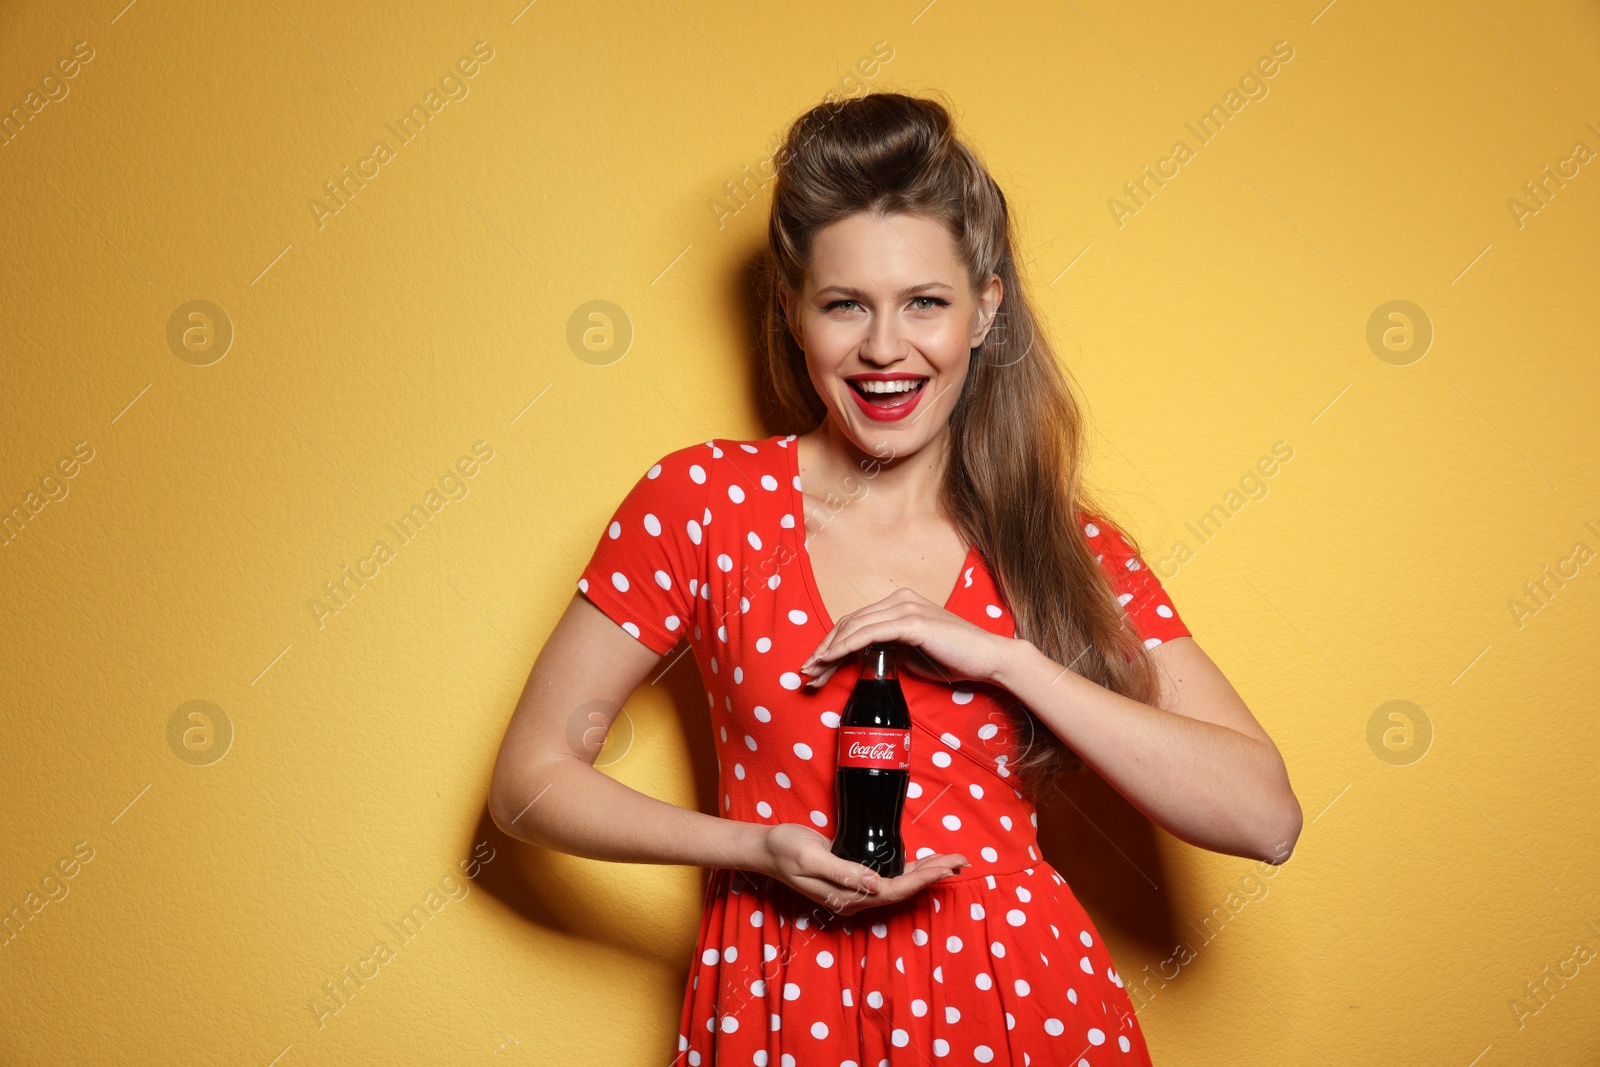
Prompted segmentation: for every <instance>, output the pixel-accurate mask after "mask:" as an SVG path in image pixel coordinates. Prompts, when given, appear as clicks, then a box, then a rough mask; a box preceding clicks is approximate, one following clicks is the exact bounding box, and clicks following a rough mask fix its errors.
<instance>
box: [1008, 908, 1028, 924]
mask: <svg viewBox="0 0 1600 1067" xmlns="http://www.w3.org/2000/svg"><path fill="white" fill-rule="evenodd" d="M1027 921H1028V917H1027V916H1026V915H1024V914H1023V913H1022V909H1021V908H1012V909H1011V910H1010V911H1008V912H1006V922H1008V923H1010V924H1011V925H1012V926H1021V925H1022V924H1023V923H1025V922H1027Z"/></svg>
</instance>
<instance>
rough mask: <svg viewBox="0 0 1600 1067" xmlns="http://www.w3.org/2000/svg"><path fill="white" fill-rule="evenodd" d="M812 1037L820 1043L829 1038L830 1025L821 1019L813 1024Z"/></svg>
mask: <svg viewBox="0 0 1600 1067" xmlns="http://www.w3.org/2000/svg"><path fill="white" fill-rule="evenodd" d="M811 1036H812V1037H814V1038H816V1039H817V1040H819V1041H820V1040H821V1039H823V1038H825V1037H827V1036H828V1024H827V1023H825V1022H823V1021H822V1020H820V1019H819V1020H817V1021H816V1022H814V1023H812V1024H811Z"/></svg>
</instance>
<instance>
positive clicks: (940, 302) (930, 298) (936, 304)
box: [911, 296, 950, 311]
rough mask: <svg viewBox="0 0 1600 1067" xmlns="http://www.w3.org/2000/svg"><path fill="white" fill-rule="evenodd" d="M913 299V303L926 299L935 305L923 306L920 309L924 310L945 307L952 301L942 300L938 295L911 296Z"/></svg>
mask: <svg viewBox="0 0 1600 1067" xmlns="http://www.w3.org/2000/svg"><path fill="white" fill-rule="evenodd" d="M911 300H912V303H915V302H916V301H918V300H926V301H928V302H929V303H930V304H932V305H933V307H925V308H921V309H920V310H922V311H932V310H933V308H935V307H945V306H947V305H948V304H949V303H950V301H948V300H941V299H939V298H938V297H936V296H914V297H912V298H911Z"/></svg>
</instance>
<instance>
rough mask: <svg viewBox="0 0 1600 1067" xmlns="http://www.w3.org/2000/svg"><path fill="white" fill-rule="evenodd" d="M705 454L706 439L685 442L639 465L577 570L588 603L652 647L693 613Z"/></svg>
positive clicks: (669, 641)
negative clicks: (691, 443)
mask: <svg viewBox="0 0 1600 1067" xmlns="http://www.w3.org/2000/svg"><path fill="white" fill-rule="evenodd" d="M709 455H710V450H709V449H706V448H705V446H703V445H702V446H697V447H696V446H691V447H689V448H684V449H679V450H678V451H676V452H672V453H669V454H668V455H666V456H663V457H662V458H661V460H660V462H658V463H656V464H654V465H652V466H651V468H650V469H649V470H647V471H645V472H644V474H643V475H642V476H641V477H640V478H639V480H638V482H636V483H635V484H634V486H633V488H632V489H630V490H629V491H628V494H627V496H625V497H623V499H622V503H621V504H619V505H617V509H616V511H615V512H613V513H612V515H611V521H610V522H609V523H607V524H606V528H605V530H604V532H602V533H601V535H600V541H599V543H598V544H597V545H596V546H595V549H594V552H593V553H592V554H591V555H590V557H589V562H588V564H587V565H586V566H585V567H584V568H583V572H582V574H581V575H580V576H579V578H578V590H579V591H580V592H582V593H583V595H584V596H586V597H588V598H589V601H590V602H591V603H593V604H594V605H595V607H597V608H599V609H600V610H601V611H602V612H604V613H605V614H606V616H607V617H608V618H610V619H611V621H612V622H615V623H616V624H617V625H618V626H620V627H622V628H623V629H624V630H626V631H627V632H628V633H629V634H631V635H632V636H633V637H634V638H636V639H637V640H638V641H639V642H640V643H641V644H643V645H645V646H646V647H647V648H649V649H650V650H651V651H653V652H655V653H657V654H665V653H666V652H668V651H670V650H671V649H672V647H673V646H674V645H676V644H677V643H678V639H679V638H680V637H682V636H683V634H684V631H685V630H686V629H687V627H688V625H689V623H688V620H689V619H690V618H691V616H692V610H693V607H694V596H695V591H694V586H695V585H697V584H698V579H699V576H700V575H701V573H702V571H701V567H700V566H699V561H700V551H699V547H700V545H701V544H702V543H703V542H704V540H705V534H704V530H703V529H702V526H701V523H702V521H703V519H704V513H705V505H706V500H707V497H708V496H709V494H710V488H709V485H708V482H709V478H708V476H707V473H706V469H705V466H704V464H705V463H706V462H708V459H707V457H708V456H709Z"/></svg>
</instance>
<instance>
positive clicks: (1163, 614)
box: [1156, 604, 1172, 619]
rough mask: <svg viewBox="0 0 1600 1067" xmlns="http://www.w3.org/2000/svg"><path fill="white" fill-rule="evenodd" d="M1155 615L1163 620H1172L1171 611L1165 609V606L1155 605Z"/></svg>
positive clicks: (1167, 608)
mask: <svg viewBox="0 0 1600 1067" xmlns="http://www.w3.org/2000/svg"><path fill="white" fill-rule="evenodd" d="M1156 614H1157V615H1160V616H1161V617H1162V618H1163V619H1170V618H1172V609H1171V608H1169V607H1167V606H1166V605H1165V604H1157V605H1156Z"/></svg>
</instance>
